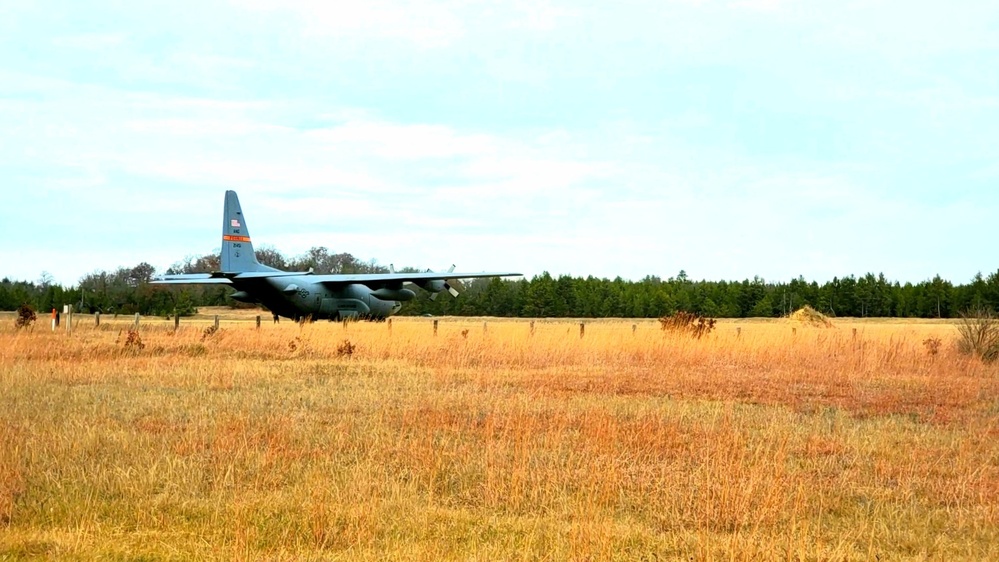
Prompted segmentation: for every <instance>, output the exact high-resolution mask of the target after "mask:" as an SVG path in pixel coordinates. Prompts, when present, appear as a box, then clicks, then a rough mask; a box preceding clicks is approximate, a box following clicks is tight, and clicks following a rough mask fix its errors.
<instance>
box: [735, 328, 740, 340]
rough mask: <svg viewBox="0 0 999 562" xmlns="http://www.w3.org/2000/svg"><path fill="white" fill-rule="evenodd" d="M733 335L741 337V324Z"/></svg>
mask: <svg viewBox="0 0 999 562" xmlns="http://www.w3.org/2000/svg"><path fill="white" fill-rule="evenodd" d="M735 337H737V338H741V337H742V326H739V327H737V328H736V329H735Z"/></svg>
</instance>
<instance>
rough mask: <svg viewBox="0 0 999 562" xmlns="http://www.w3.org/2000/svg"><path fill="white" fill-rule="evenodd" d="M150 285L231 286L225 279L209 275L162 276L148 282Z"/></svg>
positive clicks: (227, 279) (229, 281)
mask: <svg viewBox="0 0 999 562" xmlns="http://www.w3.org/2000/svg"><path fill="white" fill-rule="evenodd" d="M149 283H150V284H151V285H232V280H230V279H229V278H226V277H212V274H211V273H187V274H182V275H164V276H163V277H160V278H158V279H153V280H152V281H150V282H149Z"/></svg>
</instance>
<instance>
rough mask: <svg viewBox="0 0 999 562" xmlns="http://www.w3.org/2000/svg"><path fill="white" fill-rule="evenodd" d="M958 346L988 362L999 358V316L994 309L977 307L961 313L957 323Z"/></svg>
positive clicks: (963, 351)
mask: <svg viewBox="0 0 999 562" xmlns="http://www.w3.org/2000/svg"><path fill="white" fill-rule="evenodd" d="M957 333H958V335H959V336H960V337H959V339H958V342H957V347H958V349H959V350H961V352H962V353H966V354H969V355H974V356H976V357H979V358H981V360H982V361H985V362H986V363H991V362H992V361H995V360H997V359H999V316H997V315H996V313H995V312H994V311H992V310H989V309H986V308H976V309H973V310H969V311H967V312H963V313H961V320H960V321H959V322H958V324H957Z"/></svg>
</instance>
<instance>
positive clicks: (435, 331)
mask: <svg viewBox="0 0 999 562" xmlns="http://www.w3.org/2000/svg"><path fill="white" fill-rule="evenodd" d="M434 335H435V336H436V335H437V321H436V320H434Z"/></svg>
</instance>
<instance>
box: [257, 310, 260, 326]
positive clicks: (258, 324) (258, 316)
mask: <svg viewBox="0 0 999 562" xmlns="http://www.w3.org/2000/svg"><path fill="white" fill-rule="evenodd" d="M257 329H258V330H259V329H260V315H259V314H258V315H257Z"/></svg>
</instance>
